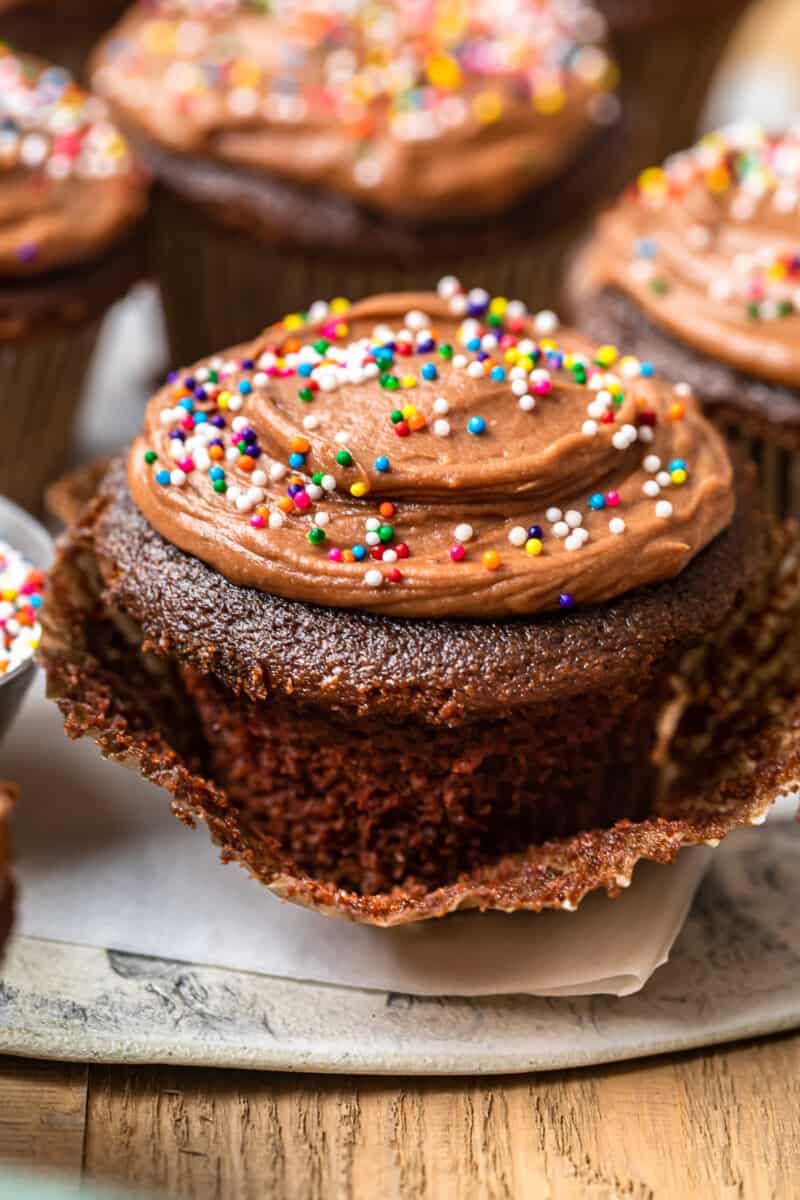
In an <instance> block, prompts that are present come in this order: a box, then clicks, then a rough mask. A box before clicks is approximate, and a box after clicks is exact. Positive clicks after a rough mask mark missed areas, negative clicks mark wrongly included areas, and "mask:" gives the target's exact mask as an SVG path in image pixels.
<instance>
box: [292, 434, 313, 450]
mask: <svg viewBox="0 0 800 1200" xmlns="http://www.w3.org/2000/svg"><path fill="white" fill-rule="evenodd" d="M289 449H290V450H291V452H292V454H308V452H309V450H310V449H311V442H310V441H309V440H308V438H306V437H293V438H292V439H291V440H290V442H289Z"/></svg>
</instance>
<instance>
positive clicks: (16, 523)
mask: <svg viewBox="0 0 800 1200" xmlns="http://www.w3.org/2000/svg"><path fill="white" fill-rule="evenodd" d="M0 542H7V543H8V545H9V546H13V547H14V549H15V550H19V552H20V554H23V555H24V556H25V558H27V560H28V562H29V563H30V564H31V566H33V567H36V568H37V569H38V570H40V571H46V570H47V569H48V567H49V566H50V564H51V563H52V561H53V554H54V552H55V547H54V545H53V539H52V538H51V537H50V534H49V533H48V532H47V530H46V529H45V527H44V526H43V525H40V524H39V522H38V521H36V520H34V518H33V517H32V516H31V515H30V514H29V513H27V512H25V510H24V509H23V508H20V507H19V506H18V505H17V504H14V503H12V501H11V500H6V498H5V497H4V496H0ZM35 673H36V663H35V661H34V659H33V658H29V659H26V660H25V661H24V662H21V663H18V664H17V666H16V667H14V669H13V670H11V671H8V672H7V673H6V674H5V675H0V737H2V736H3V734H4V733H5V732H6V730H7V729H8V727H9V725H10V724H11V722H12V721H13V719H14V717H15V716H16V715H17V712H18V711H19V708H20V706H21V704H22V701H23V699H24V696H25V693H26V692H27V690H28V688H29V687H30V685H31V682H32V681H33V677H34V675H35Z"/></svg>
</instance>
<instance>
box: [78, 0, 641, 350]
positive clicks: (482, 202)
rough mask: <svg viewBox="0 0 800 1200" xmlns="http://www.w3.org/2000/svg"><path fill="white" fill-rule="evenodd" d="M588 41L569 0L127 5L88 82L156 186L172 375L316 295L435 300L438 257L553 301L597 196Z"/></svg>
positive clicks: (598, 149)
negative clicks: (488, 8) (390, 294)
mask: <svg viewBox="0 0 800 1200" xmlns="http://www.w3.org/2000/svg"><path fill="white" fill-rule="evenodd" d="M482 12H483V15H481V14H482ZM603 31H604V22H603V20H602V18H601V17H600V16H599V14H598V13H597V12H595V11H594V10H593V9H591V7H590V6H589V5H588V4H587V3H586V2H585V0H560V2H559V3H552V4H551V3H549V2H547V3H542V2H541V0H535V2H534V0H528V2H527V3H524V4H521V5H520V4H519V3H516V2H515V3H513V4H510V5H509V4H500V5H499V6H496V7H495V8H494V9H493V10H492V12H491V15H490V16H489V17H488V18H487V16H486V13H485V10H484V9H483V6H481V5H479V4H476V3H473V2H471V0H470V2H468V0H458V2H457V3H455V4H452V3H449V2H448V3H443V2H440V0H436V3H434V4H432V5H426V6H424V8H422V9H421V8H420V7H419V6H417V5H404V4H398V3H394V2H389V0H380V2H379V3H377V4H372V5H363V4H360V3H356V2H353V3H346V4H339V3H327V2H323V0H320V3H318V4H316V5H314V6H313V8H312V10H310V11H308V10H305V9H301V8H299V7H298V6H297V5H294V4H277V5H275V6H273V7H271V8H270V11H269V13H267V12H266V11H263V6H261V5H258V4H252V3H247V2H238V3H232V4H227V5H226V6H224V8H223V9H222V10H220V8H219V7H218V6H214V5H209V4H208V3H205V2H204V0H194V2H192V0H188V2H184V3H181V4H174V3H164V4H148V5H143V6H139V7H138V8H134V9H132V10H131V12H130V13H129V14H128V15H127V16H126V17H125V19H124V20H123V21H122V22H121V23H120V24H119V25H118V26H117V28H116V29H115V30H114V32H113V33H112V34H111V35H110V36H109V37H108V38H107V39H106V41H105V43H104V44H103V46H102V47H101V49H100V51H99V52H98V54H97V56H96V58H95V64H94V65H95V69H94V75H93V78H94V82H95V85H96V87H97V88H98V90H100V91H101V92H102V93H103V94H104V95H105V96H106V97H107V98H108V100H109V101H110V103H111V104H112V106H113V110H114V112H115V114H116V116H117V118H118V120H119V121H120V122H121V124H122V125H123V127H124V128H125V130H126V131H127V133H128V134H129V136H130V137H131V138H132V139H133V140H134V142H135V144H136V146H137V148H138V149H139V151H140V153H141V155H142V156H143V158H144V160H145V161H146V162H147V163H148V164H149V165H150V167H151V168H152V170H153V171H154V173H155V175H156V177H157V179H158V180H159V181H160V182H161V184H162V188H161V191H160V194H159V197H158V203H157V205H156V223H157V224H156V254H155V261H156V262H157V264H158V267H159V270H160V272H161V282H162V291H163V295H164V301H165V309H166V315H167V324H168V327H169V332H170V339H171V343H172V350H173V355H174V358H175V361H177V362H180V363H184V364H186V363H190V362H193V361H195V359H197V358H198V357H199V356H200V355H202V354H207V353H209V351H210V350H211V349H212V348H213V347H214V346H218V345H225V344H228V345H230V344H235V343H236V342H238V341H241V340H243V339H245V338H249V337H252V336H253V334H254V332H255V329H256V326H255V325H254V322H255V321H257V320H261V321H263V320H264V319H265V318H269V319H271V320H274V319H276V318H277V317H279V316H280V315H281V314H282V313H284V312H288V311H291V310H292V309H297V310H302V307H303V305H304V304H306V303H307V301H308V298H309V296H314V295H332V294H333V289H334V287H337V288H339V289H340V290H341V294H342V295H344V296H347V297H349V298H350V299H354V298H358V297H361V296H364V295H367V294H369V293H371V292H375V291H381V290H387V291H388V290H396V289H405V288H420V287H432V286H433V285H434V284H435V282H436V280H437V279H438V278H439V277H440V276H441V275H442V274H444V273H445V270H448V269H452V264H454V263H455V264H462V265H463V271H464V272H468V274H469V277H470V278H473V279H476V280H479V281H480V282H481V283H482V284H483V285H484V286H485V287H487V288H491V289H492V290H494V291H496V292H498V293H503V294H505V295H522V296H524V298H525V299H526V300H527V301H528V302H529V303H536V304H542V303H543V302H544V299H545V297H547V299H549V300H550V301H551V302H552V298H553V296H554V295H555V289H556V287H557V285H558V284H559V283H560V279H561V273H560V271H559V264H560V263H561V261H562V258H563V252H564V250H565V248H566V246H568V245H569V244H570V241H571V239H572V238H574V236H575V233H576V230H577V229H579V228H580V227H581V223H582V221H585V219H586V218H587V217H588V215H589V213H590V212H591V210H592V209H593V207H595V206H596V205H597V203H598V202H599V201H600V200H601V199H602V198H604V197H606V196H607V195H608V194H609V192H610V190H613V187H614V183H613V179H614V176H613V167H612V164H613V161H614V159H613V157H612V155H611V154H610V147H611V146H612V145H614V144H616V141H617V138H618V135H617V132H616V131H615V132H614V133H613V134H612V133H611V127H612V126H614V125H615V124H616V122H617V117H618V102H617V100H616V97H615V96H614V94H613V91H612V90H610V89H611V88H612V87H613V83H614V80H615V77H616V72H615V69H614V67H613V65H612V63H611V61H610V59H609V57H608V55H607V53H606V50H605V48H604V45H603ZM618 182H619V183H620V184H621V182H622V180H619V181H618Z"/></svg>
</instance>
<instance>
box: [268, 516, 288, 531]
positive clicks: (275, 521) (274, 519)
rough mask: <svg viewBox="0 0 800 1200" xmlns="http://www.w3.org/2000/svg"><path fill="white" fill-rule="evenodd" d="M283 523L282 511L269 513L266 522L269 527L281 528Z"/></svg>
mask: <svg viewBox="0 0 800 1200" xmlns="http://www.w3.org/2000/svg"><path fill="white" fill-rule="evenodd" d="M283 523H284V517H283V513H282V512H271V513H270V514H269V521H268V522H267V524H268V525H269V527H270V529H282V528H283Z"/></svg>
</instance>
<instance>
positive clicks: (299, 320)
mask: <svg viewBox="0 0 800 1200" xmlns="http://www.w3.org/2000/svg"><path fill="white" fill-rule="evenodd" d="M304 325H305V321H304V320H303V317H302V315H301V314H300V313H288V314H287V315H286V316H285V317H284V318H283V328H284V329H289V330H294V329H302V328H303V326H304Z"/></svg>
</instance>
